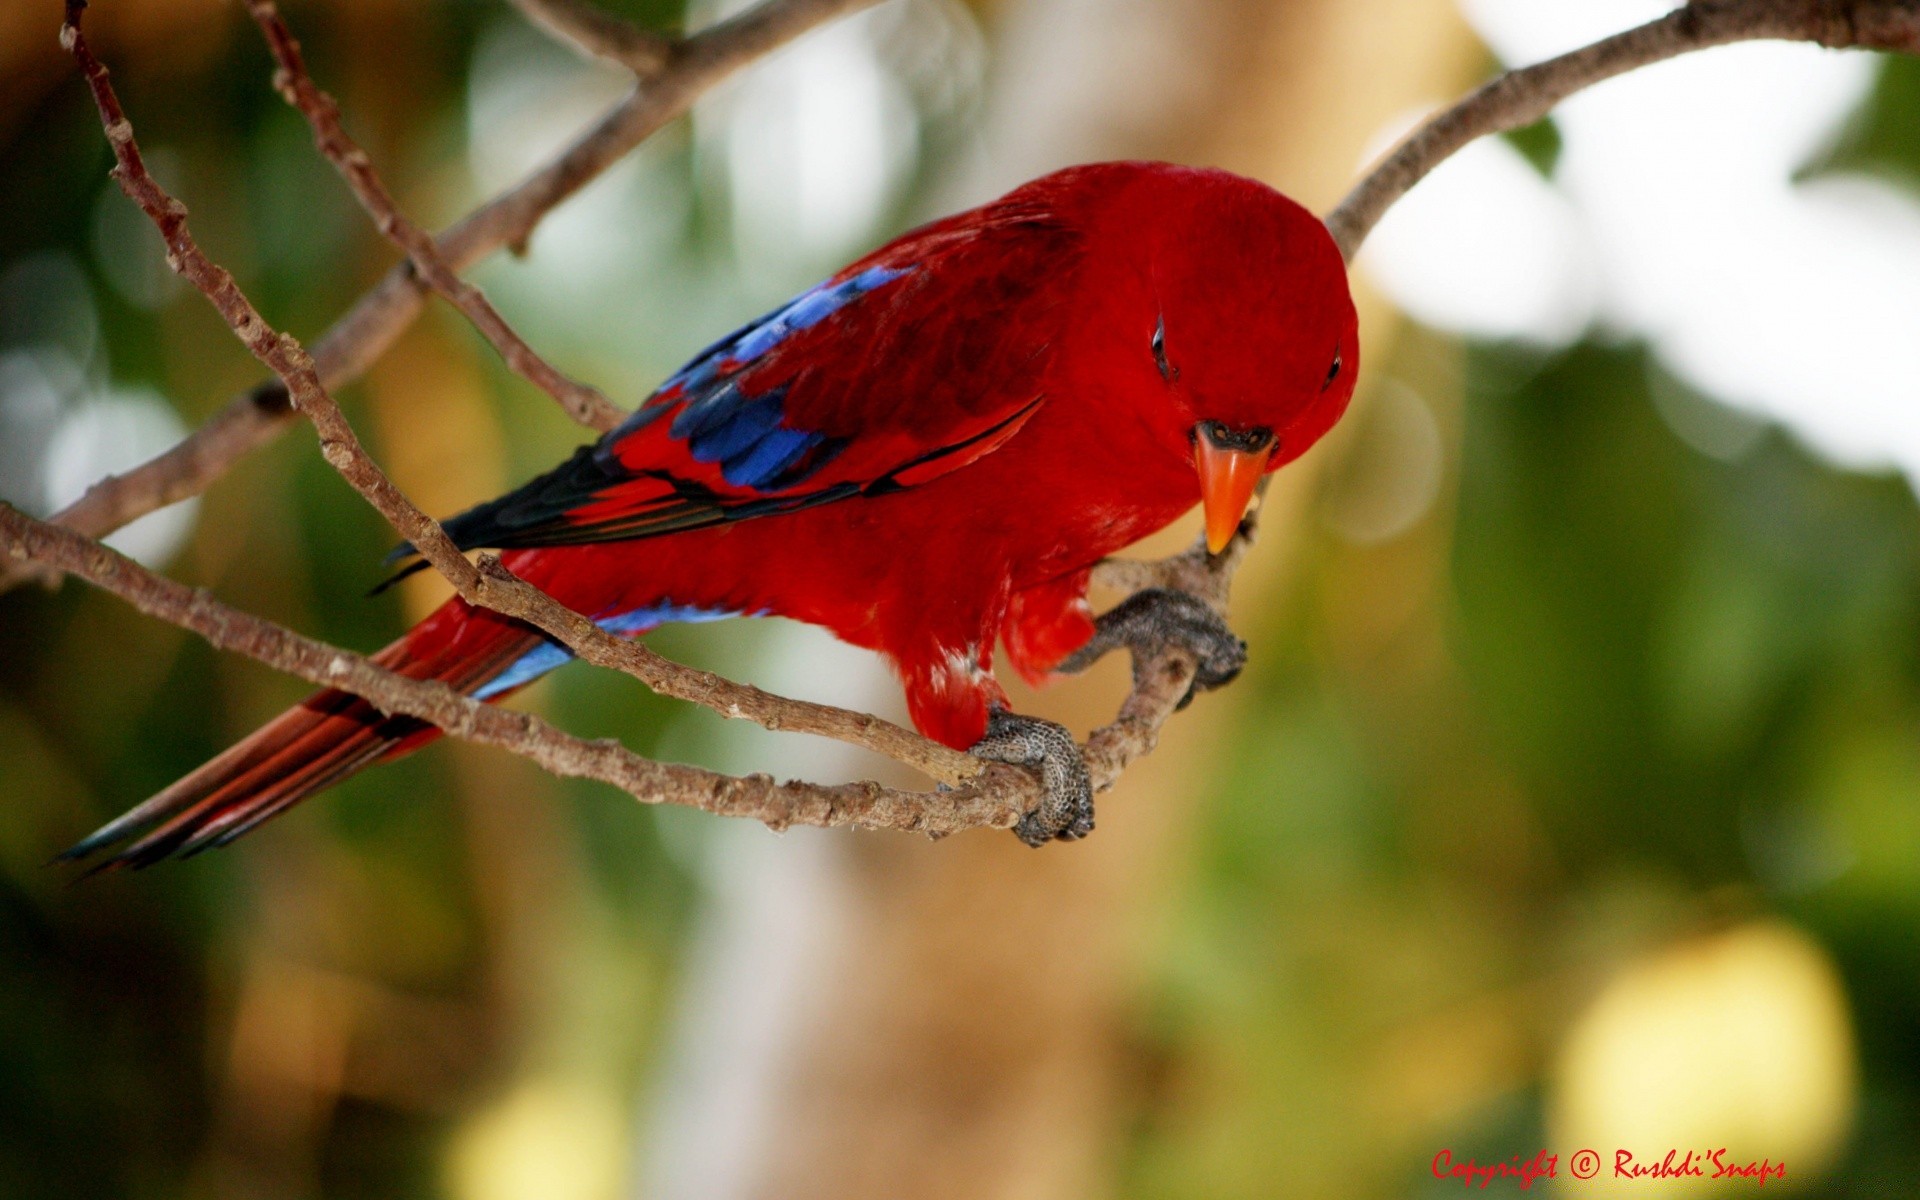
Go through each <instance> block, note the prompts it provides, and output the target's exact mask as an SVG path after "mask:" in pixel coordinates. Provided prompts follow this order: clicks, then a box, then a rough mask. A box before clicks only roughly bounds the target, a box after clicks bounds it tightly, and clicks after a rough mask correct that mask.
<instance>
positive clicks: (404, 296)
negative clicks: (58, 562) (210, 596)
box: [0, 0, 877, 590]
mask: <svg viewBox="0 0 1920 1200" xmlns="http://www.w3.org/2000/svg"><path fill="white" fill-rule="evenodd" d="M875 3H877V0H764V2H763V3H761V4H760V5H758V6H757V7H755V8H752V9H749V10H748V11H746V12H744V13H741V14H740V15H739V16H736V17H731V18H729V19H727V20H724V21H720V22H717V23H716V24H714V25H712V26H710V27H708V28H707V29H704V30H702V31H701V32H699V33H697V34H694V35H692V36H689V37H685V38H680V39H676V40H674V42H673V43H672V44H673V47H674V49H673V51H672V53H671V54H669V55H668V58H667V61H666V62H665V63H664V64H663V65H662V66H661V67H660V68H659V69H658V70H656V71H653V72H651V73H649V74H647V75H645V76H643V77H641V78H639V79H638V81H637V86H636V88H635V90H634V92H633V93H632V94H631V95H629V96H628V97H627V98H626V99H624V100H622V101H621V102H620V103H618V104H616V105H615V106H614V107H613V108H611V109H609V110H608V111H607V112H606V114H605V115H603V116H602V117H601V118H600V119H599V120H598V121H597V122H595V123H594V125H593V126H592V127H591V128H589V129H588V130H586V131H585V132H584V133H582V134H581V135H580V137H579V138H578V139H576V140H575V141H574V142H573V144H572V145H570V146H569V147H567V149H566V150H564V151H563V152H562V153H561V154H560V155H559V156H558V157H556V158H555V159H554V160H553V161H551V162H549V163H548V164H547V165H546V166H544V167H542V168H540V169H539V170H537V171H535V172H534V173H533V174H532V175H529V176H528V177H527V178H526V179H524V180H522V181H521V182H520V183H518V184H516V185H515V186H514V187H512V188H509V189H508V190H507V191H504V192H502V193H500V194H499V195H498V196H495V197H494V198H493V199H491V200H489V201H487V202H486V203H485V204H483V205H481V206H480V207H479V208H477V209H475V210H474V211H473V212H471V213H469V214H467V216H465V217H464V218H462V219H461V220H460V221H459V222H457V223H456V224H455V225H453V226H452V227H451V228H450V229H448V230H447V231H446V232H444V233H442V234H441V235H440V236H439V237H438V238H436V239H435V245H436V247H437V248H438V250H439V252H440V256H441V258H442V259H443V260H444V261H445V262H446V264H447V266H448V267H449V268H450V269H452V270H454V271H461V270H465V269H466V268H468V267H470V266H472V265H473V264H474V263H476V262H479V261H480V260H481V259H483V258H485V257H487V256H488V255H490V254H492V253H493V252H494V251H496V250H499V249H501V248H502V247H511V248H513V249H514V250H515V251H516V252H518V251H521V250H524V249H525V247H526V244H527V240H528V239H529V238H530V237H532V235H533V231H534V230H535V229H536V228H538V226H539V224H540V222H541V221H542V220H543V219H544V218H545V217H546V215H547V214H548V213H549V212H551V211H552V210H553V209H554V208H555V207H556V206H558V205H559V204H560V203H561V202H562V201H564V200H566V199H567V198H568V197H569V196H571V195H573V194H574V193H575V192H577V191H579V190H580V189H581V188H582V187H584V186H586V184H587V183H589V182H590V181H592V180H593V179H594V178H596V177H597V176H599V175H600V173H601V172H603V171H605V170H606V169H607V168H608V167H610V166H612V165H613V164H614V163H615V162H617V161H618V160H619V159H620V158H621V157H623V156H624V155H625V154H627V153H628V152H629V151H631V150H632V149H633V148H634V147H636V146H638V145H639V144H640V143H641V142H643V141H645V140H646V139H647V138H648V137H650V136H652V135H653V134H654V133H655V132H657V131H658V130H660V129H661V128H662V127H663V126H665V125H667V124H668V123H669V122H671V121H672V120H674V119H675V118H677V117H679V116H680V115H681V114H682V113H684V112H686V111H687V109H688V108H690V107H691V106H692V104H693V102H694V101H695V100H696V99H698V98H699V97H700V96H701V95H702V94H703V93H705V92H706V91H707V90H708V89H709V88H711V87H713V86H714V85H715V84H717V83H719V82H720V81H721V80H722V79H725V78H726V77H727V76H729V75H731V74H733V73H734V72H735V71H737V70H739V69H740V68H742V67H744V66H747V65H748V64H750V63H752V62H754V61H755V60H757V59H759V58H761V57H763V56H765V55H766V54H768V53H770V52H772V51H773V50H776V49H778V48H779V47H781V46H783V45H785V44H786V43H788V42H790V41H792V40H793V39H794V38H797V37H799V36H800V35H801V34H803V33H806V32H807V31H808V30H811V29H813V28H815V27H816V26H819V25H822V24H824V23H826V22H828V21H831V20H833V19H834V18H836V17H839V16H842V15H844V14H846V13H850V12H853V11H855V10H857V9H861V8H867V7H870V6H872V5H873V4H875ZM424 286H425V285H424V284H423V282H422V280H421V278H420V275H419V273H418V271H417V270H416V269H415V267H414V265H413V263H412V262H411V261H408V262H403V263H400V264H398V265H396V266H395V267H394V268H393V269H392V270H390V271H389V272H387V274H386V276H385V278H383V279H382V280H381V281H380V282H379V283H378V284H376V285H375V286H374V287H373V288H372V289H371V290H369V291H368V292H366V293H365V294H364V295H362V296H361V297H360V299H359V300H358V301H356V302H355V303H354V305H353V307H352V308H350V309H348V310H347V312H346V313H345V314H343V315H342V316H341V317H340V319H339V320H337V321H335V322H334V324H333V325H332V327H331V328H329V329H328V330H327V331H326V332H325V333H324V334H322V335H321V336H320V337H319V338H318V339H316V340H315V342H314V345H313V350H312V354H313V361H314V368H315V370H316V371H317V372H318V374H319V376H320V379H321V381H322V382H323V383H324V384H326V385H327V386H328V387H339V386H341V385H342V384H346V383H350V382H352V381H353V380H355V379H357V378H359V377H360V375H361V374H362V373H364V372H365V371H366V370H367V368H368V367H370V366H371V365H372V364H373V363H374V362H375V361H376V360H378V359H379V358H380V356H381V355H382V354H385V353H386V351H387V350H388V348H389V347H391V346H392V345H393V343H394V341H395V339H397V338H398V337H399V336H400V334H401V333H403V332H404V331H405V330H406V328H407V327H408V326H409V325H411V324H412V323H413V320H414V318H416V317H417V316H419V314H420V310H421V306H422V303H423V301H424V298H425V293H424V290H423V289H424ZM292 415H293V411H292V407H291V404H290V402H289V400H288V396H287V392H286V389H285V388H284V387H283V386H282V385H281V384H280V383H279V381H277V380H276V381H272V382H268V383H262V384H259V385H257V386H255V387H253V388H251V389H250V390H248V391H247V392H245V393H243V394H241V395H239V396H237V397H235V398H234V399H233V400H231V401H229V402H228V403H227V404H226V405H225V406H224V407H222V408H221V409H220V411H218V412H217V413H215V414H214V415H213V416H212V417H209V418H208V419H207V420H206V422H205V423H203V424H202V425H201V426H200V427H199V428H198V429H196V430H195V431H194V432H193V433H191V434H189V435H188V436H187V437H186V438H184V439H183V440H182V441H181V442H180V443H179V444H177V445H175V446H173V447H172V448H170V449H168V450H166V451H164V452H163V453H161V454H159V455H157V456H156V457H154V458H152V459H149V460H148V461H147V462H145V463H142V464H141V465H139V466H137V467H134V468H133V469H132V470H129V471H127V472H125V473H123V474H119V475H109V476H107V477H106V478H105V479H102V480H100V481H99V482H98V483H96V484H94V485H93V486H92V487H91V488H89V489H87V492H86V494H85V495H83V496H81V498H80V499H79V500H77V501H75V502H74V503H73V504H71V505H69V506H67V507H66V508H65V509H63V510H61V511H60V512H58V513H56V514H55V515H54V517H53V520H55V521H57V522H58V523H59V524H61V525H64V526H66V527H67V528H69V529H74V530H78V531H79V532H81V533H85V534H87V535H89V536H92V537H103V536H105V535H106V534H109V533H112V532H113V531H114V530H116V529H119V528H120V527H121V526H123V525H126V524H127V523H128V522H130V521H133V520H136V519H138V518H140V517H143V516H145V515H146V514H147V513H150V512H152V511H154V510H155V509H158V508H164V507H165V506H167V505H169V504H174V503H177V502H179V501H181V500H185V499H188V498H189V497H192V496H197V495H199V494H200V493H201V492H203V491H205V490H206V489H207V488H208V487H210V486H212V485H213V483H214V482H215V481H216V480H218V479H219V478H220V477H221V476H223V475H225V474H226V473H227V471H228V470H229V469H230V468H231V467H232V465H233V464H234V463H235V462H237V461H238V460H239V459H241V458H244V457H245V456H246V455H248V454H250V453H252V452H253V451H254V450H256V449H258V448H259V447H261V446H263V445H265V444H266V443H267V442H269V441H271V440H273V439H274V438H275V437H277V436H279V435H280V434H281V433H283V432H285V430H286V428H287V425H288V423H289V420H290V418H291V417H292ZM29 573H31V572H30V571H22V570H19V569H16V570H14V571H11V572H8V573H6V574H3V575H0V590H4V589H5V588H7V587H10V586H12V585H14V584H16V583H18V582H20V580H21V578H23V577H24V576H25V575H26V574H29Z"/></svg>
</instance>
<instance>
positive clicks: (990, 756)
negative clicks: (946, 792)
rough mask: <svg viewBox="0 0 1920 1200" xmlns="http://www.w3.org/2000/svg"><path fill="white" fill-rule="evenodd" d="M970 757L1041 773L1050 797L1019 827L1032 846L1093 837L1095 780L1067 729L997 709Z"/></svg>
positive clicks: (989, 718) (991, 715)
mask: <svg viewBox="0 0 1920 1200" xmlns="http://www.w3.org/2000/svg"><path fill="white" fill-rule="evenodd" d="M969 753H971V754H972V755H973V756H974V757H975V758H984V759H986V760H988V761H989V762H1000V763H1012V764H1013V765H1014V766H1019V767H1030V768H1033V769H1034V770H1035V771H1036V772H1037V773H1038V774H1039V776H1040V784H1041V787H1042V789H1043V790H1044V792H1045V795H1044V797H1043V798H1042V799H1041V801H1040V807H1039V808H1036V809H1034V810H1033V811H1032V812H1030V813H1028V814H1027V815H1026V816H1024V817H1021V818H1020V821H1019V823H1018V824H1017V825H1015V826H1014V827H1013V832H1014V833H1015V834H1016V835H1017V836H1018V837H1019V838H1020V840H1021V841H1023V842H1025V843H1026V844H1027V845H1029V846H1044V845H1046V844H1047V843H1048V842H1050V841H1053V840H1054V839H1055V838H1058V839H1060V840H1061V841H1067V842H1077V841H1079V840H1080V839H1081V838H1083V837H1085V836H1087V835H1088V834H1089V833H1092V832H1093V780H1092V779H1091V777H1089V776H1088V775H1087V764H1086V760H1085V759H1083V758H1081V757H1080V746H1079V744H1078V743H1077V742H1075V741H1074V740H1073V734H1071V733H1069V732H1067V729H1066V726H1064V725H1056V724H1054V723H1053V722H1052V721H1043V720H1041V719H1039V718H1038V717H1023V716H1020V715H1019V714H1018V713H1010V712H1007V711H1006V710H1005V709H1000V708H996V709H994V710H993V711H992V712H990V713H989V714H988V715H987V736H985V737H983V738H981V739H980V741H979V742H978V743H976V744H975V745H974V747H973V749H972V750H971V751H969Z"/></svg>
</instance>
